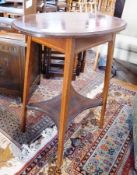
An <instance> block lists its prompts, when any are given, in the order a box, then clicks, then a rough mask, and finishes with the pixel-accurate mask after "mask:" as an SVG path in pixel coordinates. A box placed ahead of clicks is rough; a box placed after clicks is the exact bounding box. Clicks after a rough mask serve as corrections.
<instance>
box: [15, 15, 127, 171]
mask: <svg viewBox="0 0 137 175" xmlns="http://www.w3.org/2000/svg"><path fill="white" fill-rule="evenodd" d="M13 27H14V28H15V29H16V30H19V31H21V32H22V33H24V34H26V35H27V54H26V65H25V80H24V93H23V106H22V118H21V129H22V131H25V125H26V111H27V107H28V108H30V106H31V108H32V109H35V110H39V111H43V112H45V113H46V114H47V115H48V116H50V117H51V118H52V119H53V120H54V121H55V123H56V124H57V126H58V129H59V134H58V154H57V167H58V168H60V167H61V165H62V157H63V149H64V135H65V130H66V127H67V125H68V123H69V122H70V121H71V120H72V119H73V118H74V117H75V116H76V115H78V114H79V113H81V112H82V111H83V110H85V109H88V108H91V107H96V106H99V105H102V110H101V118H100V127H103V123H104V115H105V110H106V103H107V96H108V89H109V80H110V74H111V65H112V58H113V50H114V43H115V36H116V33H117V32H119V31H121V30H123V29H124V28H125V27H126V22H125V21H123V20H121V19H119V18H115V17H111V16H105V15H102V14H96V15H95V14H92V13H79V12H56V13H43V14H34V15H27V16H23V17H21V18H18V19H17V20H15V21H14V22H13ZM32 42H36V43H39V44H43V45H45V46H47V47H50V48H53V49H55V50H57V51H60V52H62V53H64V54H65V63H64V77H63V86H62V91H61V95H59V96H57V97H54V98H53V99H51V100H48V101H45V102H39V103H35V104H30V105H27V104H28V91H29V84H30V74H31V68H32V67H31V65H32V62H33V59H32V57H31V55H32V52H31V48H32ZM105 42H108V54H107V64H106V70H105V78H104V89H103V95H102V98H97V99H88V98H86V97H83V96H81V95H80V94H78V93H77V92H76V91H75V90H74V89H73V87H72V85H71V80H72V72H73V66H74V63H75V61H74V60H75V59H74V58H75V55H76V54H77V53H79V52H82V51H84V50H86V49H88V48H91V47H94V46H97V45H100V44H102V43H105Z"/></svg>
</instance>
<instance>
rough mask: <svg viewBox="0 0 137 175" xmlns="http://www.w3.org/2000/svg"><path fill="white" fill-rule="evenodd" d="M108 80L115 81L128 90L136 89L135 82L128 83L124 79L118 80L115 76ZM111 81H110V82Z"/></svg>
mask: <svg viewBox="0 0 137 175" xmlns="http://www.w3.org/2000/svg"><path fill="white" fill-rule="evenodd" d="M110 81H112V83H116V84H118V85H120V86H122V87H124V88H126V89H128V90H133V91H137V85H135V84H132V83H128V82H125V81H122V80H118V79H116V78H112V79H111V80H110ZM110 83H111V82H110Z"/></svg>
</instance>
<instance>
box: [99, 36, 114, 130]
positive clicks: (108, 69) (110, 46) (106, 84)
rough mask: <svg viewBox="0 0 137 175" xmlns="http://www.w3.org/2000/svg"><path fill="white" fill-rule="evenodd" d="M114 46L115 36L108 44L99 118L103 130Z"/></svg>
mask: <svg viewBox="0 0 137 175" xmlns="http://www.w3.org/2000/svg"><path fill="white" fill-rule="evenodd" d="M114 44H115V34H113V37H112V40H111V41H109V42H108V53H107V63H106V70H105V78H104V89H103V106H102V109H101V117H100V128H103V125H104V115H105V112H106V104H107V96H108V90H109V82H110V75H111V67H112V60H113V52H114Z"/></svg>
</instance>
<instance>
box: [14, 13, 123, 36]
mask: <svg viewBox="0 0 137 175" xmlns="http://www.w3.org/2000/svg"><path fill="white" fill-rule="evenodd" d="M12 27H13V28H15V29H17V30H19V31H21V32H22V33H25V34H27V35H31V36H35V37H63V38H64V37H72V38H73V37H76V38H78V37H88V36H91V35H92V36H93V35H99V34H108V33H113V32H114V33H116V32H119V31H121V30H123V29H124V28H125V27H126V22H125V21H123V20H122V19H120V18H116V17H111V16H107V15H102V14H99V13H98V14H92V13H84V12H51V13H38V14H32V15H26V16H23V17H20V18H18V19H16V20H15V21H14V22H13V24H12Z"/></svg>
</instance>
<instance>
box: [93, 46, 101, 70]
mask: <svg viewBox="0 0 137 175" xmlns="http://www.w3.org/2000/svg"><path fill="white" fill-rule="evenodd" d="M99 55H100V53H99V46H97V47H96V57H95V62H94V65H93V70H94V71H96V69H97V64H98V60H99Z"/></svg>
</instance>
